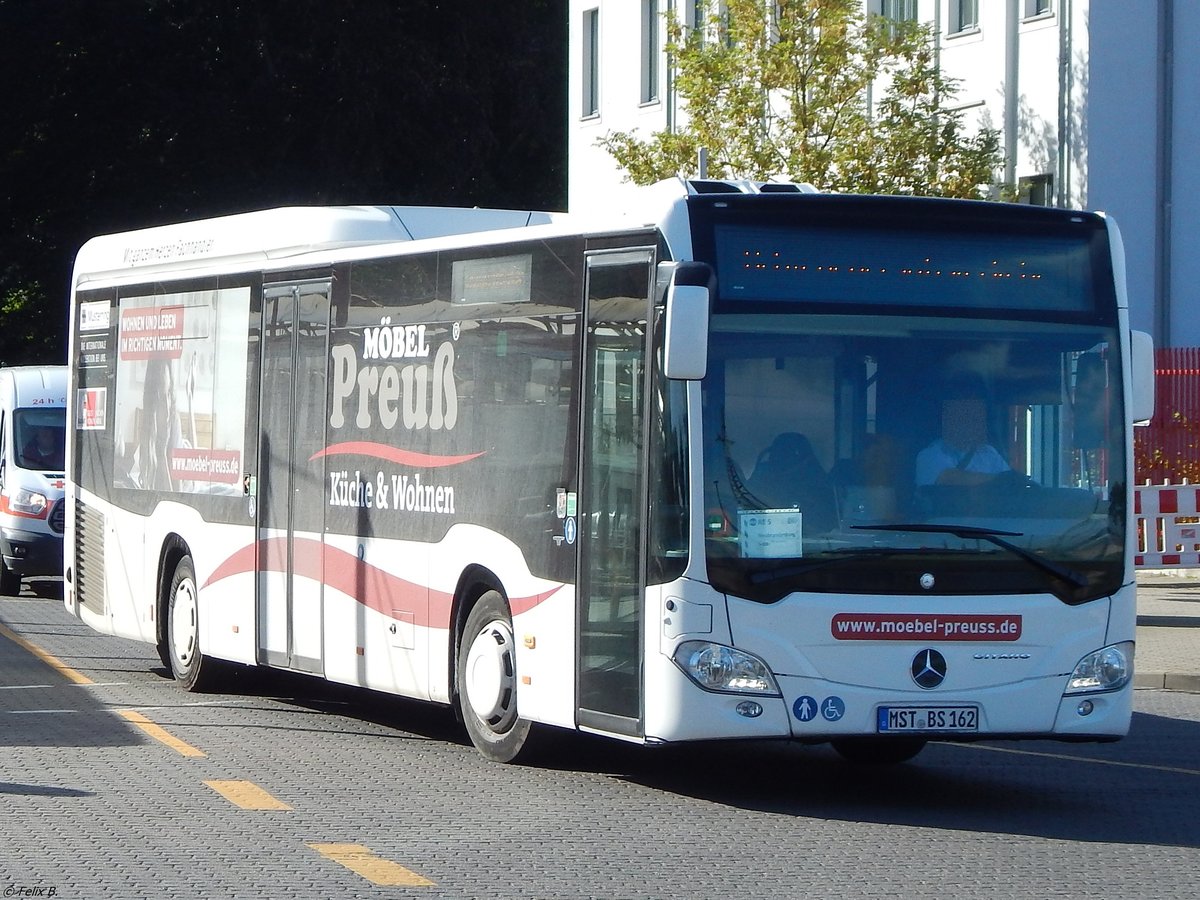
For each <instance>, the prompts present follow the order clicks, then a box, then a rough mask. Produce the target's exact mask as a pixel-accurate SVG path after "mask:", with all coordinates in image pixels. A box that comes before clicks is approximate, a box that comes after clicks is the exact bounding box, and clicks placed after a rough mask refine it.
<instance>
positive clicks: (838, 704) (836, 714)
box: [821, 697, 846, 722]
mask: <svg viewBox="0 0 1200 900" xmlns="http://www.w3.org/2000/svg"><path fill="white" fill-rule="evenodd" d="M845 714H846V704H845V703H844V702H843V701H842V698H841V697H826V698H825V702H824V703H822V704H821V715H823V716H824V717H825V719H826V721H828V722H836V721H837V720H838V719H840V718H841V717H842V716H844V715H845Z"/></svg>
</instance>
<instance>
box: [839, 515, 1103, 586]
mask: <svg viewBox="0 0 1200 900" xmlns="http://www.w3.org/2000/svg"><path fill="white" fill-rule="evenodd" d="M850 527H851V528H854V529H858V530H860V531H911V532H919V533H924V534H949V535H953V536H954V537H958V538H963V539H964V540H969V539H973V538H977V539H979V540H981V541H987V542H988V543H989V544H995V545H996V546H997V547H1000V548H1002V549H1004V550H1007V551H1008V552H1009V553H1011V554H1013V555H1014V556H1016V557H1018V558H1020V559H1023V560H1025V561H1026V562H1027V563H1029V564H1030V565H1033V566H1036V567H1037V568H1039V569H1041V570H1042V571H1044V572H1049V573H1050V574H1051V575H1054V576H1056V577H1058V578H1061V579H1062V580H1063V581H1065V582H1067V583H1068V584H1073V585H1075V587H1080V588H1081V587H1087V585H1088V580H1087V579H1086V578H1085V577H1084V576H1082V575H1080V574H1079V573H1078V572H1076V571H1075V570H1074V569H1068V568H1067V567H1066V566H1060V565H1059V564H1058V563H1056V562H1054V561H1052V560H1049V559H1046V558H1045V557H1043V556H1038V555H1037V554H1036V553H1033V552H1032V551H1030V550H1026V549H1025V548H1024V547H1018V546H1017V545H1016V544H1014V543H1012V542H1010V541H1006V540H1004V539H1005V538H1006V537H1020V536H1021V534H1022V533H1021V532H1020V531H997V530H994V529H991V528H977V527H976V526H974V525H932V524H929V523H927V522H899V523H896V524H894V525H851V526H850Z"/></svg>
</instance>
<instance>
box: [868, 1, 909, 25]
mask: <svg viewBox="0 0 1200 900" xmlns="http://www.w3.org/2000/svg"><path fill="white" fill-rule="evenodd" d="M878 12H879V15H881V16H883V17H884V18H885V19H890V20H891V21H893V22H915V21H917V0H879V9H878Z"/></svg>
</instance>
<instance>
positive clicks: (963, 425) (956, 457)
mask: <svg viewBox="0 0 1200 900" xmlns="http://www.w3.org/2000/svg"><path fill="white" fill-rule="evenodd" d="M1007 471H1009V465H1008V463H1007V462H1005V461H1004V457H1003V456H1001V455H1000V451H998V450H997V449H996V448H995V447H993V446H992V445H991V444H990V443H988V439H987V400H986V399H985V392H984V389H983V385H982V384H979V383H978V382H973V381H963V382H959V383H957V384H955V385H954V386H952V387H951V390H950V392H949V393H948V394H947V395H946V397H945V399H943V401H942V431H941V437H939V438H937V439H936V440H934V441H933V442H932V443H931V444H929V446H927V447H926V448H925V449H924V450H922V451H921V452H920V453H918V454H917V473H916V474H917V486H918V487H925V486H928V485H934V484H938V485H952V486H965V487H970V486H975V485H980V484H986V483H988V482H990V481H991V480H992V479H993V478H995V477H996V476H997V475H1000V474H1002V473H1004V472H1007Z"/></svg>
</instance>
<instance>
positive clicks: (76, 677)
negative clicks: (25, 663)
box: [0, 625, 96, 684]
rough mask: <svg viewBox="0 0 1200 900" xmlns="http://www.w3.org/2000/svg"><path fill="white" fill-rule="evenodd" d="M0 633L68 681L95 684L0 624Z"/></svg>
mask: <svg viewBox="0 0 1200 900" xmlns="http://www.w3.org/2000/svg"><path fill="white" fill-rule="evenodd" d="M0 634H2V635H4V636H5V637H6V638H8V639H9V640H10V641H12V642H13V643H14V644H16V645H17V646H19V647H24V648H25V649H26V650H28V651H29V652H30V653H32V654H33V655H34V656H36V657H37V658H38V659H40V660H41V661H42V662H44V663H45V664H46V665H48V666H49V667H50V668H52V669H54V670H55V671H57V672H58V673H59V674H60V675H62V676H63V678H65V679H67V680H68V681H73V682H74V683H75V684H95V683H96V682H94V681H92V679H90V678H88V677H87V676H86V675H84V674H83V673H82V672H77V671H75V670H74V669H72V668H71V667H70V666H68V665H67V664H66V663H64V662H63V661H62V660H60V659H57V658H55V657H53V656H51V655H50V654H49V653H47V652H46V651H45V650H43V649H42V648H41V647H39V646H38V645H37V644H31V643H30V642H29V641H27V640H25V638H23V637H21V636H20V635H19V634H14V633H13V632H11V631H9V630H8V629H7V628H5V627H4V626H3V625H0Z"/></svg>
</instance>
